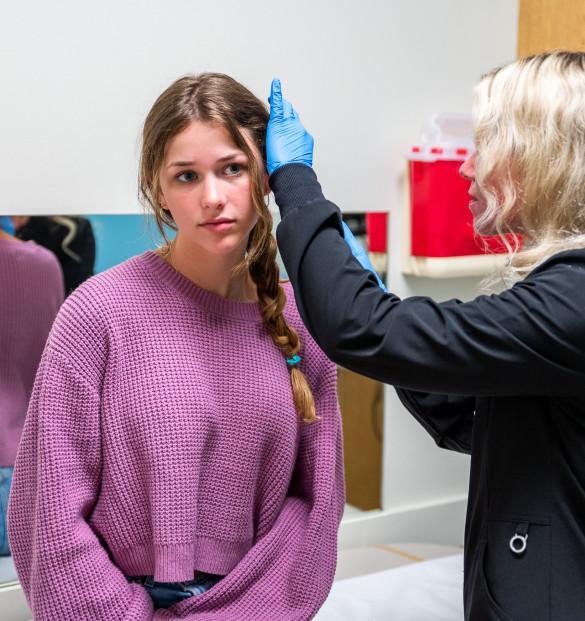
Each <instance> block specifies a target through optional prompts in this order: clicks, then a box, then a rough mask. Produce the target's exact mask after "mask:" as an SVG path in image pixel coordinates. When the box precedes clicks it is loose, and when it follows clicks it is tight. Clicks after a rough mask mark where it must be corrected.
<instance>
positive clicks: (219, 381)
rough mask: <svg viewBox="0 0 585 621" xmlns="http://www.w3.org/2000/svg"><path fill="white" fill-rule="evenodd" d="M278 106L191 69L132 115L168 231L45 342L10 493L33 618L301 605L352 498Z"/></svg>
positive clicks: (13, 532)
mask: <svg viewBox="0 0 585 621" xmlns="http://www.w3.org/2000/svg"><path fill="white" fill-rule="evenodd" d="M267 121H268V112H267V111H266V109H265V107H264V105H263V104H262V103H261V102H260V101H259V100H258V99H257V98H256V97H254V95H252V93H250V92H249V91H248V90H247V89H246V88H244V87H243V86H242V85H240V84H239V83H237V82H236V81H235V80H233V79H231V78H229V77H228V76H225V75H220V74H203V75H200V76H197V77H195V76H188V77H185V78H182V79H180V80H178V81H177V82H175V83H174V84H172V85H171V86H170V87H169V88H168V89H167V90H166V91H165V92H164V93H162V95H161V96H160V97H159V98H158V99H157V101H156V102H155V104H154V106H153V107H152V109H151V111H150V113H149V114H148V117H147V119H146V122H145V125H144V132H143V146H142V158H141V173H140V189H141V191H142V194H143V197H144V199H145V202H146V204H147V205H148V206H149V207H150V208H151V209H152V210H153V213H154V215H155V217H156V221H157V223H158V224H159V226H160V227H161V230H162V231H163V233H164V230H165V228H164V225H168V226H169V227H171V228H173V229H175V230H176V232H177V234H176V237H175V238H174V240H173V241H172V242H171V243H168V244H166V245H165V246H164V247H163V248H161V249H160V251H159V252H146V253H144V254H142V255H139V256H137V257H134V258H132V259H130V260H128V261H126V262H124V263H122V264H121V265H119V266H117V267H114V268H113V269H111V270H108V271H106V272H103V273H102V274H99V275H98V276H95V277H94V278H92V279H90V280H88V281H86V282H85V283H84V284H83V285H81V286H80V287H79V288H78V289H77V290H76V291H75V292H74V293H73V294H72V295H71V296H70V297H69V299H68V300H67V302H66V303H65V305H64V306H63V308H62V310H61V312H60V313H59V316H58V318H57V320H56V323H55V327H54V328H53V330H52V332H51V335H50V337H49V341H48V345H47V348H46V350H45V352H44V355H43V359H42V361H41V365H40V370H39V373H38V376H37V379H36V383H35V387H34V391H33V397H32V402H31V406H30V408H29V412H28V415H27V421H26V425H25V429H24V433H23V438H22V443H21V446H20V449H19V453H18V457H17V462H16V468H15V473H14V483H13V493H12V496H11V500H10V509H9V531H10V543H11V546H12V550H13V555H14V559H15V563H16V568H17V570H18V574H19V577H20V580H21V582H22V585H23V588H24V590H25V593H26V595H27V597H28V600H29V603H30V605H31V609H32V612H33V616H34V618H35V620H36V621H45V620H46V621H49V620H50V621H55V620H56V619H59V621H82V620H86V621H115V620H120V621H121V620H124V621H130V620H137V621H138V620H141V621H142V620H146V619H153V618H155V619H179V618H180V619H193V620H195V619H217V620H224V621H228V620H229V621H236V620H244V619H245V620H249V619H266V620H269V619H270V620H272V619H279V620H287V619H288V620H291V621H292V620H293V619H294V620H301V619H310V618H312V617H313V615H314V614H315V612H316V611H317V609H318V608H319V607H320V605H321V604H322V603H323V601H324V599H325V597H326V596H327V593H328V590H329V588H330V586H331V582H332V580H333V574H334V571H335V563H336V534H337V527H338V524H339V520H340V518H341V514H342V511H343V505H344V493H343V466H342V451H341V426H340V417H339V411H338V407H337V398H336V388H335V375H336V370H335V366H334V365H333V364H332V363H331V362H330V361H329V360H327V358H326V357H325V355H324V354H323V353H322V352H321V350H320V349H319V348H318V347H317V346H316V345H315V343H314V342H313V341H312V339H311V337H310V336H309V335H308V334H307V332H306V330H305V329H304V327H303V325H302V322H301V321H300V318H299V316H298V314H297V311H296V309H295V306H294V299H293V296H292V290H291V288H290V286H289V285H288V284H286V283H280V282H279V279H278V268H277V265H276V262H275V258H276V241H275V240H274V238H273V236H272V234H271V226H272V221H271V216H270V212H269V210H268V208H267V205H266V204H265V195H266V194H267V192H268V185H267V174H266V170H265V166H264V161H263V157H264V153H265V147H264V138H265V132H266V124H267Z"/></svg>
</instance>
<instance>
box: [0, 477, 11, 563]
mask: <svg viewBox="0 0 585 621" xmlns="http://www.w3.org/2000/svg"><path fill="white" fill-rule="evenodd" d="M13 470H14V468H12V467H9V466H7V467H3V468H0V556H9V555H10V548H9V547H8V526H7V523H6V512H7V511H8V494H9V492H10V484H11V483H12V472H13Z"/></svg>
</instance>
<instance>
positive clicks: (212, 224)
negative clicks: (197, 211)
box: [201, 220, 235, 233]
mask: <svg viewBox="0 0 585 621" xmlns="http://www.w3.org/2000/svg"><path fill="white" fill-rule="evenodd" d="M234 223H235V220H218V221H209V222H203V223H202V224H201V226H202V227H203V228H206V229H207V230H209V231H215V232H216V233H221V232H222V231H225V230H227V229H229V228H230V227H231V226H232V225H233V224H234Z"/></svg>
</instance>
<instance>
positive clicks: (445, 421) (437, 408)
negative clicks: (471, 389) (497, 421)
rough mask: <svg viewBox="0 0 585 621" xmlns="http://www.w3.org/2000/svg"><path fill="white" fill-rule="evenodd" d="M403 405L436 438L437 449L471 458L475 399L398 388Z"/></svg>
mask: <svg viewBox="0 0 585 621" xmlns="http://www.w3.org/2000/svg"><path fill="white" fill-rule="evenodd" d="M396 392H397V394H398V398H399V399H400V401H401V402H402V405H404V407H405V408H406V409H407V410H408V411H409V412H410V413H411V414H412V415H413V416H414V418H416V420H417V421H418V422H419V423H420V424H421V425H422V426H423V427H424V429H425V430H426V431H427V432H428V433H429V434H430V435H431V436H432V437H433V439H434V441H435V442H436V444H437V446H439V447H441V448H444V449H449V450H451V451H457V452H459V453H467V454H471V439H472V432H473V418H474V416H475V405H476V399H475V397H469V396H467V397H466V396H463V395H437V394H433V393H428V392H419V391H416V390H406V389H404V388H396Z"/></svg>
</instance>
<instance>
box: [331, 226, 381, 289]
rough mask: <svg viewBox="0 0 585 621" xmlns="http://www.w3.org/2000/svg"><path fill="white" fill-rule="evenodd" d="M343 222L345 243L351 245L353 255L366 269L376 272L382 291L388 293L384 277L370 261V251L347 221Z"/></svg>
mask: <svg viewBox="0 0 585 621" xmlns="http://www.w3.org/2000/svg"><path fill="white" fill-rule="evenodd" d="M341 224H342V226H343V239H344V240H345V243H346V244H347V245H348V246H349V249H350V250H351V253H352V254H353V256H354V257H355V258H356V259H357V260H358V261H359V263H360V265H361V266H362V267H363V268H364V269H366V270H370V272H372V274H374V276H375V277H376V280H377V281H378V287H380V289H382V291H385V292H386V293H388V289H386V287H385V285H384V283H383V282H382V279H381V278H380V277H379V276H378V274H377V272H376V270H375V269H374V266H373V265H372V263H371V261H370V257H368V253H367V252H366V251H365V250H364V249H363V248H362V246H361V245H360V243H359V242H358V240H357V239H356V238H355V237H354V236H353V233H352V232H351V230H350V228H349V226H347V224H345V222H342V223H341Z"/></svg>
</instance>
